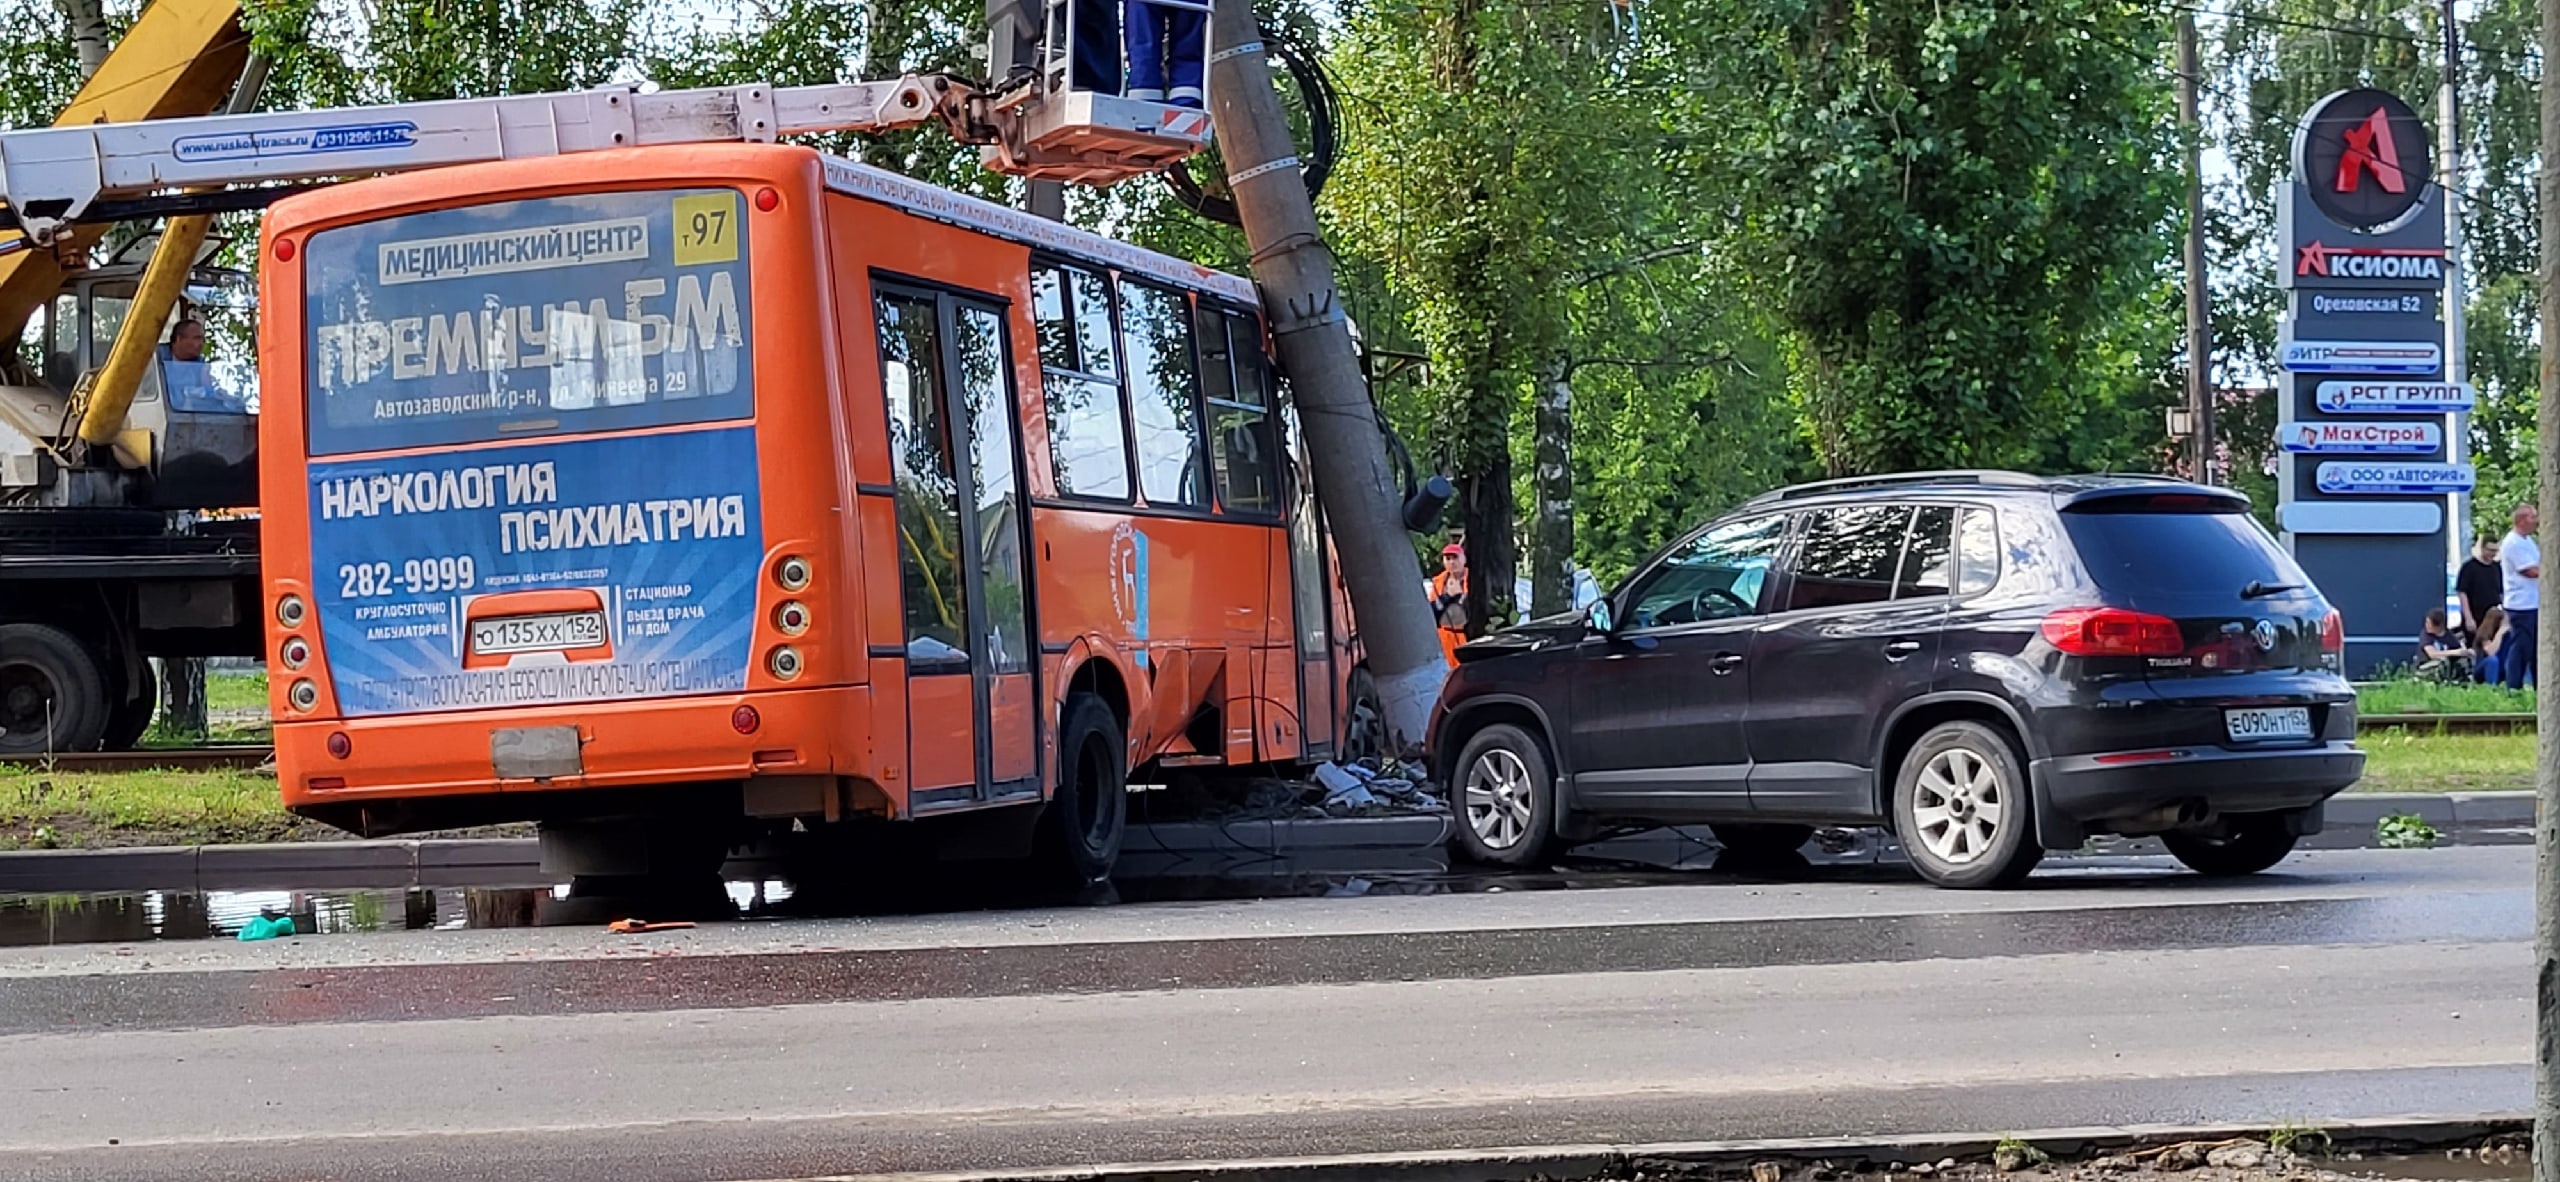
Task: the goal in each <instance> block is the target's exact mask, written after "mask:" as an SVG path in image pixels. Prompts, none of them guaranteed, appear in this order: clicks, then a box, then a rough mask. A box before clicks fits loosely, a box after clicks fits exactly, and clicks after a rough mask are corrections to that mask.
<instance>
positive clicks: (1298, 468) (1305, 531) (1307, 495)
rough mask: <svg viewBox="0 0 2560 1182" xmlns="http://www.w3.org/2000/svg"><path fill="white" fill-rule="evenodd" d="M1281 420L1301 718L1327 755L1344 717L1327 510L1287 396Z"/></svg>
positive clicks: (1313, 754)
mask: <svg viewBox="0 0 2560 1182" xmlns="http://www.w3.org/2000/svg"><path fill="white" fill-rule="evenodd" d="M1282 388H1283V389H1286V387H1285V386H1283V387H1282ZM1280 422H1281V430H1282V431H1283V432H1284V433H1285V434H1286V435H1287V437H1288V445H1287V447H1286V448H1285V449H1284V453H1283V459H1284V460H1285V461H1286V462H1285V463H1284V464H1283V465H1282V467H1283V470H1284V471H1285V473H1286V476H1287V479H1288V485H1287V488H1286V492H1287V496H1288V501H1289V598H1290V606H1291V609H1292V610H1291V613H1290V614H1291V615H1292V617H1294V618H1295V620H1296V621H1297V630H1296V631H1297V646H1298V686H1299V689H1298V701H1299V702H1300V703H1301V705H1302V707H1303V709H1304V714H1305V716H1304V717H1303V718H1302V719H1301V720H1300V723H1301V726H1302V727H1303V733H1304V734H1305V743H1306V754H1307V757H1308V758H1310V759H1322V758H1327V757H1330V756H1331V755H1332V754H1333V752H1334V747H1335V744H1336V743H1337V741H1338V740H1337V737H1336V736H1335V735H1334V733H1333V731H1334V720H1335V719H1336V718H1338V717H1340V714H1339V708H1338V706H1337V705H1336V703H1335V702H1334V686H1335V685H1336V684H1337V682H1336V679H1335V677H1334V668H1333V624H1332V613H1331V611H1330V610H1329V609H1330V608H1331V607H1332V603H1331V600H1332V596H1330V595H1328V594H1327V593H1326V592H1327V590H1328V589H1329V588H1330V587H1331V586H1332V580H1331V577H1330V576H1331V572H1329V571H1328V570H1326V569H1325V544H1324V539H1325V532H1324V511H1323V510H1322V509H1320V508H1319V507H1318V506H1317V505H1316V485H1315V480H1314V477H1313V473H1312V472H1311V471H1309V465H1308V463H1307V460H1306V455H1307V449H1306V441H1305V439H1304V438H1303V437H1301V436H1300V435H1299V434H1298V415H1297V409H1296V407H1295V406H1293V405H1291V404H1290V403H1289V402H1288V401H1287V400H1286V397H1285V396H1284V397H1283V399H1282V401H1281V404H1280Z"/></svg>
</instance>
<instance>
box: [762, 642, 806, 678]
mask: <svg viewBox="0 0 2560 1182" xmlns="http://www.w3.org/2000/svg"><path fill="white" fill-rule="evenodd" d="M764 667H765V668H767V669H769V670H772V671H773V675H774V676H775V677H776V678H778V679H780V680H783V681H789V680H791V679H792V678H795V677H798V676H800V650H799V649H796V648H793V647H791V646H790V645H787V644H786V645H783V646H782V647H781V648H777V649H775V650H773V652H772V653H771V654H769V655H768V656H766V657H765V659H764Z"/></svg>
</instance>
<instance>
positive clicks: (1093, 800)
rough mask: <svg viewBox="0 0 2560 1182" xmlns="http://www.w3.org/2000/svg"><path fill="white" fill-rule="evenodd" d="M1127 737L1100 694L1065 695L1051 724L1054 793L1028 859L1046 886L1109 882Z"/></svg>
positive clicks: (1123, 819)
mask: <svg viewBox="0 0 2560 1182" xmlns="http://www.w3.org/2000/svg"><path fill="white" fill-rule="evenodd" d="M1128 760H1129V740H1128V738H1127V737H1126V736H1125V735H1123V734H1122V733H1121V730H1120V720H1119V718H1117V717H1116V716H1114V715H1113V714H1112V713H1111V707H1110V705H1109V704H1108V703H1105V702H1104V701H1103V700H1102V699H1101V698H1099V697H1096V696H1094V695H1092V694H1089V693H1077V694H1072V695H1069V696H1068V698H1067V708H1066V710H1065V711H1064V712H1063V714H1062V717H1061V718H1060V719H1059V726H1058V791H1057V794H1056V795H1055V796H1052V797H1050V798H1049V804H1048V807H1047V808H1046V809H1044V810H1043V811H1042V812H1041V814H1040V828H1039V832H1038V835H1037V838H1036V840H1037V841H1038V846H1037V847H1036V849H1037V852H1036V853H1035V854H1034V857H1035V858H1036V859H1037V860H1038V863H1039V871H1040V875H1041V877H1042V878H1043V879H1045V880H1047V881H1048V882H1050V883H1051V884H1054V885H1057V886H1063V887H1073V888H1083V887H1091V886H1098V885H1100V884H1102V883H1106V882H1109V881H1111V867H1112V865H1113V864H1114V863H1117V862H1118V861H1119V860H1120V839H1121V837H1122V836H1123V835H1124V834H1125V833H1126V832H1127V830H1128V827H1129V768H1128Z"/></svg>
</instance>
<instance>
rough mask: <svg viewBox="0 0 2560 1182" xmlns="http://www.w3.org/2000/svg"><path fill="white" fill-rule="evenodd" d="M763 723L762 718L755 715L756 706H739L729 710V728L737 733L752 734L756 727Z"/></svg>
mask: <svg viewBox="0 0 2560 1182" xmlns="http://www.w3.org/2000/svg"><path fill="white" fill-rule="evenodd" d="M763 725H764V719H762V718H759V717H757V716H756V708H755V707H753V706H740V707H738V708H737V709H735V710H732V711H730V712H729V729H730V730H733V731H736V732H738V733H739V734H742V735H752V734H754V733H756V728H757V727H760V726H763Z"/></svg>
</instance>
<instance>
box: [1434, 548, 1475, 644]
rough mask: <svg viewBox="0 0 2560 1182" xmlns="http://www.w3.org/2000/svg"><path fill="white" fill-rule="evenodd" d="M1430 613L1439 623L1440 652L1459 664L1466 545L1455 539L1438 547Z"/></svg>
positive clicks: (1464, 635)
mask: <svg viewBox="0 0 2560 1182" xmlns="http://www.w3.org/2000/svg"><path fill="white" fill-rule="evenodd" d="M1430 590H1431V614H1432V616H1433V617H1435V618H1436V619H1437V620H1438V622H1439V624H1440V652H1441V655H1443V656H1445V657H1447V658H1448V659H1449V663H1450V664H1451V665H1456V664H1457V663H1458V646H1459V645H1461V644H1465V643H1466V642H1467V548H1466V546H1465V545H1463V544H1461V543H1458V542H1451V543H1449V544H1448V545H1446V546H1442V547H1440V573H1439V574H1437V575H1433V576H1432V577H1431V583H1430Z"/></svg>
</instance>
